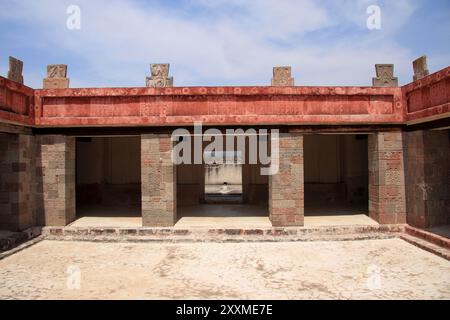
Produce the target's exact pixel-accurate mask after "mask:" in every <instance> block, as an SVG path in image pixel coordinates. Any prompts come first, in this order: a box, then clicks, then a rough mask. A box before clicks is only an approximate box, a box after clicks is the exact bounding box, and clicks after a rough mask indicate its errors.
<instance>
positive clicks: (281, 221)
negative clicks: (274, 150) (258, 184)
mask: <svg viewBox="0 0 450 320" xmlns="http://www.w3.org/2000/svg"><path fill="white" fill-rule="evenodd" d="M279 164H280V165H279V172H278V173H277V174H275V175H271V176H269V213H270V220H271V222H272V225H273V226H286V227H287V226H303V220H304V174H303V135H301V134H298V133H280V140H279Z"/></svg>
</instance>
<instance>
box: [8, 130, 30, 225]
mask: <svg viewBox="0 0 450 320" xmlns="http://www.w3.org/2000/svg"><path fill="white" fill-rule="evenodd" d="M34 146H35V145H34V137H33V136H31V135H23V134H19V135H18V134H0V229H6V230H11V231H19V230H24V229H26V228H29V227H31V226H34V225H35V224H36V217H35V215H34V212H33V207H34V206H33V204H34V197H33V194H34V192H33V186H34V185H33V181H34Z"/></svg>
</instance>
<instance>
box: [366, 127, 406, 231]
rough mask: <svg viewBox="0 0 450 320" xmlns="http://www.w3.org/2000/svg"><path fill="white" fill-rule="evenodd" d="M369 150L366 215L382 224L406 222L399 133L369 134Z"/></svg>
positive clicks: (400, 135) (401, 140)
mask: <svg viewBox="0 0 450 320" xmlns="http://www.w3.org/2000/svg"><path fill="white" fill-rule="evenodd" d="M368 152H369V155H368V157H369V216H370V217H371V218H372V219H374V220H376V221H378V222H379V223H382V224H390V223H405V222H406V200H405V173H404V164H403V138H402V132H401V131H400V130H397V131H391V132H378V133H375V134H370V135H369V139H368Z"/></svg>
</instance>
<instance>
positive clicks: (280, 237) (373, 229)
mask: <svg viewBox="0 0 450 320" xmlns="http://www.w3.org/2000/svg"><path fill="white" fill-rule="evenodd" d="M404 228H405V225H376V226H374V225H360V226H356V225H353V226H332V227H330V226H324V227H311V228H305V227H286V228H280V227H272V228H253V229H252V228H243V229H214V228H191V229H178V228H147V227H142V228H99V227H91V228H89V227H86V228H84V227H44V228H43V230H42V234H43V236H44V237H45V239H54V240H86V241H196V242H205V241H217V242H228V241H230V242H245V241H336V240H355V239H379V238H391V237H397V236H398V234H400V233H403V232H404Z"/></svg>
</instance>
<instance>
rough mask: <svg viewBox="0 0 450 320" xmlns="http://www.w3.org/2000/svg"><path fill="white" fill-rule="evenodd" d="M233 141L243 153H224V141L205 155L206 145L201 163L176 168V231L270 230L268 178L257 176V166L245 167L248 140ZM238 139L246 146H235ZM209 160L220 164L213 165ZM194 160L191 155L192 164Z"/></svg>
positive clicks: (246, 165) (235, 136) (247, 138)
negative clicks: (249, 228)
mask: <svg viewBox="0 0 450 320" xmlns="http://www.w3.org/2000/svg"><path fill="white" fill-rule="evenodd" d="M224 136H228V134H227V135H226V134H224ZM232 138H233V139H235V146H237V145H241V146H244V147H243V148H242V149H243V150H238V151H230V150H225V142H226V141H225V140H226V139H224V145H223V148H222V150H214V151H207V150H205V147H206V144H204V145H203V150H202V152H203V161H202V162H203V163H201V164H185V163H183V164H180V165H177V214H178V222H177V223H176V224H175V227H179V228H186V227H208V228H210V227H220V228H234V227H236V228H242V227H270V226H271V223H270V220H269V210H268V198H269V197H268V194H269V189H268V176H264V175H261V174H260V168H261V165H260V164H248V163H249V161H248V159H245V158H244V157H246V158H248V153H249V151H248V150H249V148H248V145H249V140H250V138H249V137H247V136H245V135H242V136H238V135H232ZM238 139H244V140H243V141H245V143H242V144H238V143H237V141H238ZM192 140H193V139H192ZM192 143H193V141H192ZM192 149H193V148H192ZM235 149H237V147H235ZM210 158H216V159H217V158H220V159H221V160H220V161H217V162H214V161H210ZM193 160H194V157H193V155H192V161H191V162H192V163H193V162H194V161H193ZM245 160H247V161H245Z"/></svg>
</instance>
